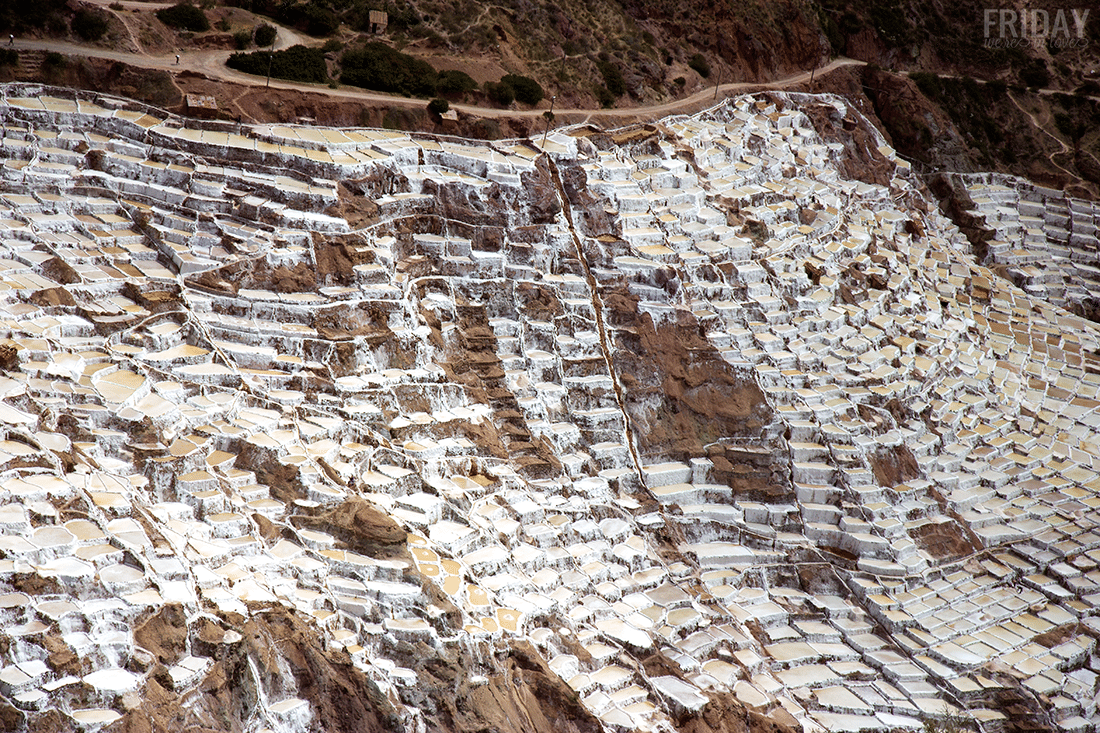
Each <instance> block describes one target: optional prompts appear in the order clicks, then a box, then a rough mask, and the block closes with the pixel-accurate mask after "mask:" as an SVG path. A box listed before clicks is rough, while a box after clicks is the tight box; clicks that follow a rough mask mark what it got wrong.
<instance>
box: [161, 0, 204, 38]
mask: <svg viewBox="0 0 1100 733" xmlns="http://www.w3.org/2000/svg"><path fill="white" fill-rule="evenodd" d="M157 18H158V19H159V20H160V22H161V23H164V24H165V25H166V26H170V27H172V28H178V29H179V30H184V31H194V32H195V33H201V32H202V31H208V30H210V21H209V20H207V19H206V13H204V12H202V10H200V9H199V8H197V7H195V6H194V5H192V4H191V3H186V2H184V3H178V4H176V5H173V6H172V7H170V8H163V9H161V10H158V11H157Z"/></svg>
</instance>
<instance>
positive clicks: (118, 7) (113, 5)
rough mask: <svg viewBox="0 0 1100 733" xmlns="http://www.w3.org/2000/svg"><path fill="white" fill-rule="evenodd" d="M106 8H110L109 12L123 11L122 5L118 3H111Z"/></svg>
mask: <svg viewBox="0 0 1100 733" xmlns="http://www.w3.org/2000/svg"><path fill="white" fill-rule="evenodd" d="M107 7H108V8H110V9H111V10H123V9H124V6H123V4H122V3H120V2H113V3H111V4H110V5H108V6H107Z"/></svg>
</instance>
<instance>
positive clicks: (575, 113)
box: [15, 3, 864, 119]
mask: <svg viewBox="0 0 1100 733" xmlns="http://www.w3.org/2000/svg"><path fill="white" fill-rule="evenodd" d="M133 4H135V5H141V6H142V7H149V5H148V4H146V3H133ZM266 22H270V21H266ZM277 28H278V31H279V36H278V40H277V41H276V44H275V48H276V49H282V48H288V47H290V46H292V45H295V44H298V43H309V39H305V38H303V37H302V36H300V35H299V34H297V33H295V32H294V31H293V30H291V29H289V28H284V27H282V26H277ZM15 48H16V49H19V50H28V51H30V50H41V51H55V52H57V53H63V54H66V55H69V56H88V57H94V58H102V59H109V60H112V61H122V62H124V63H127V64H130V65H132V66H138V67H142V68H146V69H158V70H163V71H184V70H187V71H194V72H198V73H201V74H203V75H205V76H207V77H209V78H211V79H214V80H217V81H224V82H231V83H234V84H241V85H244V86H251V87H262V86H265V85H266V81H267V80H266V78H265V77H257V76H253V75H251V74H244V73H241V72H239V71H236V70H234V69H230V68H229V67H227V66H226V65H225V61H226V59H227V58H229V55H230V54H231V53H233V52H232V51H226V50H188V51H181V52H180V54H179V56H180V62H179V64H178V65H177V64H176V60H175V53H171V54H162V55H153V54H141V53H128V52H123V51H110V50H107V49H100V48H96V47H93V46H84V45H80V44H76V43H70V42H67V41H58V40H44V41H39V40H22V39H16V41H15ZM863 64H864V62H862V61H856V60H854V59H848V58H838V59H834V60H833V61H831V62H830V63H828V64H827V65H825V66H823V67H819V68H818V69H816V70H814V72H812V73H814V74H816V75H823V74H826V73H828V72H830V71H833V70H834V69H838V68H841V67H844V66H862V65H863ZM810 77H811V72H810V71H803V72H799V73H797V74H793V75H791V76H788V77H784V78H782V79H776V80H773V81H771V82H732V83H728V84H722V85H720V86H719V87H718V90H717V93H718V94H719V95H722V96H728V95H730V94H735V93H740V92H745V91H751V90H760V89H782V88H785V87H788V86H792V85H795V84H801V83H803V82H807V81H809V80H810ZM270 86H271V88H273V89H284V90H294V91H309V92H315V93H318V94H325V95H328V96H331V97H341V98H345V99H355V100H360V101H364V102H375V103H383V104H399V105H407V106H416V107H421V106H423V105H424V104H425V100H423V99H419V98H412V97H401V96H397V95H394V94H386V93H384V92H374V91H370V90H366V89H359V88H358V87H340V88H337V89H333V88H331V87H329V86H327V85H325V84H309V83H304V82H291V81H284V80H282V79H272V80H271V84H270ZM714 97H715V88H714V87H706V88H704V89H701V90H699V91H698V92H696V93H694V94H692V95H690V96H688V97H683V98H680V99H674V100H671V101H668V102H662V103H660V104H652V105H644V106H640V107H622V108H612V109H596V108H592V109H584V108H581V109H563V108H560V107H559V108H557V109H555V114H556V115H559V116H562V117H580V118H589V117H602V118H642V119H647V118H648V119H659V118H661V117H664V116H667V115H669V114H674V113H676V112H681V111H685V110H694V109H698V108H700V107H703V106H706V104H707V103H708V102H709V101H710V100H711V99H712V98H714ZM546 106H547V103H546V102H544V103H543V104H542V106H541V107H539V108H535V109H519V110H517V109H500V108H496V107H479V106H477V105H470V104H452V105H451V108H452V109H456V110H458V111H460V112H463V113H466V114H470V115H476V116H478V117H529V118H530V117H535V118H537V117H542V114H543V112H544V108H545V107H546Z"/></svg>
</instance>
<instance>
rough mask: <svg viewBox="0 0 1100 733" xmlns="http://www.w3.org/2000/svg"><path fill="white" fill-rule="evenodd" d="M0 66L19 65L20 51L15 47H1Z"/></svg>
mask: <svg viewBox="0 0 1100 733" xmlns="http://www.w3.org/2000/svg"><path fill="white" fill-rule="evenodd" d="M0 66H19V52H18V51H16V50H15V49H14V48H0Z"/></svg>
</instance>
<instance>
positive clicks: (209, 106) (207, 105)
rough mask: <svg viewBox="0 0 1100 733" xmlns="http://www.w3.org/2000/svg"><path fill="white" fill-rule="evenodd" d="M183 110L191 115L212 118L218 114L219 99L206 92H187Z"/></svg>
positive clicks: (184, 97)
mask: <svg viewBox="0 0 1100 733" xmlns="http://www.w3.org/2000/svg"><path fill="white" fill-rule="evenodd" d="M183 111H184V114H187V115H190V116H191V117H198V118H200V119H203V120H212V119H214V118H215V117H217V116H218V101H217V100H216V99H214V98H213V97H211V96H209V95H206V94H185V95H183Z"/></svg>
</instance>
